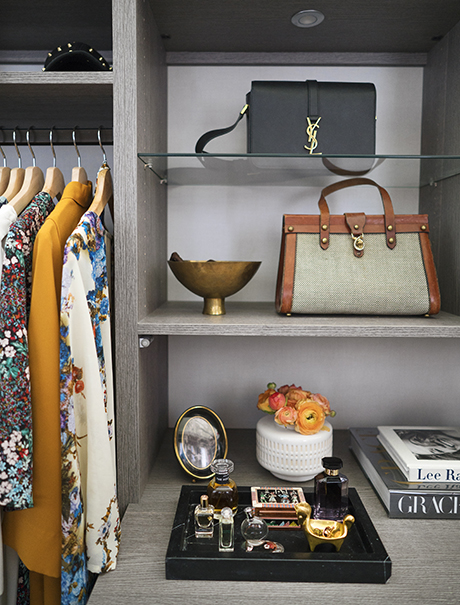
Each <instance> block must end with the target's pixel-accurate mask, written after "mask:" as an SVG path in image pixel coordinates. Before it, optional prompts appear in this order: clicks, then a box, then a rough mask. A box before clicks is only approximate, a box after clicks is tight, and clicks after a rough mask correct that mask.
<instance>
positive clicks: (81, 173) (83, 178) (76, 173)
mask: <svg viewBox="0 0 460 605" xmlns="http://www.w3.org/2000/svg"><path fill="white" fill-rule="evenodd" d="M72 181H77V182H78V183H83V184H84V185H86V183H87V182H88V175H87V174H86V170H85V169H84V168H82V167H81V166H76V167H75V168H72Z"/></svg>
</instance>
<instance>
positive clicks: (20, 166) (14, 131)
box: [13, 128, 22, 168]
mask: <svg viewBox="0 0 460 605" xmlns="http://www.w3.org/2000/svg"><path fill="white" fill-rule="evenodd" d="M13 143H14V147H15V148H16V153H17V154H18V167H19V168H22V158H21V152H20V151H19V147H18V144H17V143H16V128H14V130H13Z"/></svg>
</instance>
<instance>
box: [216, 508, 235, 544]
mask: <svg viewBox="0 0 460 605" xmlns="http://www.w3.org/2000/svg"><path fill="white" fill-rule="evenodd" d="M234 535H235V529H234V523H233V513H232V509H231V508H230V507H228V506H225V507H224V508H223V509H222V511H221V513H220V519H219V551H220V552H226V551H227V552H228V551H232V550H233V549H234V546H233V544H234Z"/></svg>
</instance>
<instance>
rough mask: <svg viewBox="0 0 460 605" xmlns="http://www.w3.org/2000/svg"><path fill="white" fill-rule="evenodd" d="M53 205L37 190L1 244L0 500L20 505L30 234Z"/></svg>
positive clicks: (28, 486) (26, 443)
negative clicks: (2, 245) (2, 249)
mask: <svg viewBox="0 0 460 605" xmlns="http://www.w3.org/2000/svg"><path fill="white" fill-rule="evenodd" d="M53 209H54V204H53V201H52V199H51V197H50V195H49V194H48V193H39V194H37V195H36V196H35V198H34V199H33V200H32V202H31V203H30V204H29V205H28V206H27V208H26V209H25V210H24V212H23V213H22V214H21V216H20V217H19V218H18V219H17V220H16V221H15V222H14V223H13V225H12V226H11V227H10V229H9V231H8V234H7V236H6V239H5V242H4V259H3V267H2V279H1V292H0V389H1V402H0V504H1V505H3V506H5V505H6V506H7V507H8V509H24V508H30V507H31V506H32V505H33V499H32V407H31V397H30V382H29V356H28V344H27V323H28V317H29V311H30V297H31V288H32V252H33V245H34V241H35V237H36V235H37V233H38V230H39V229H40V227H41V226H42V225H43V223H44V221H45V219H46V217H47V216H48V215H49V213H50V212H51V211H52V210H53Z"/></svg>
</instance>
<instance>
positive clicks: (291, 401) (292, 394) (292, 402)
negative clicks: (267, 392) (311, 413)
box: [286, 387, 311, 408]
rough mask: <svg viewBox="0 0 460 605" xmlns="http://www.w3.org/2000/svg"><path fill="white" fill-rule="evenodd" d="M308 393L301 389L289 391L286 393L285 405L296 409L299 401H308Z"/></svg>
mask: <svg viewBox="0 0 460 605" xmlns="http://www.w3.org/2000/svg"><path fill="white" fill-rule="evenodd" d="M310 395H311V393H310V391H303V390H302V389H301V388H297V387H296V388H295V389H289V391H288V392H287V393H286V405H289V406H291V407H293V408H294V407H296V405H297V404H298V403H299V401H304V400H309V399H310Z"/></svg>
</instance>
